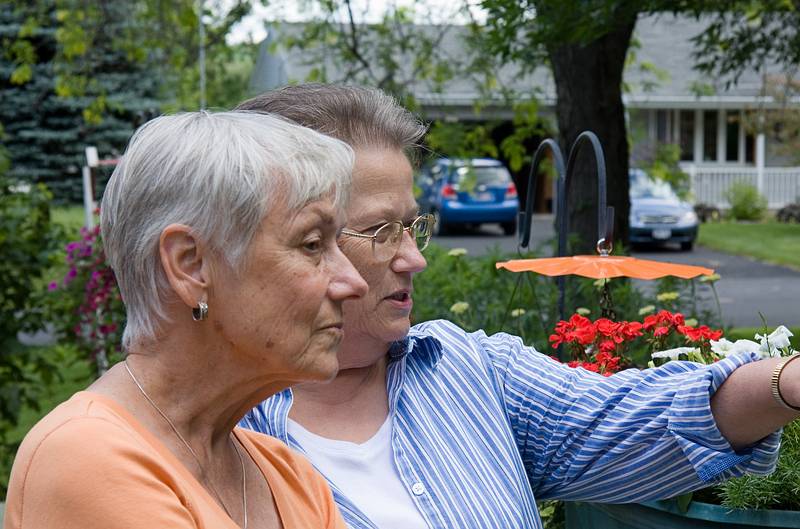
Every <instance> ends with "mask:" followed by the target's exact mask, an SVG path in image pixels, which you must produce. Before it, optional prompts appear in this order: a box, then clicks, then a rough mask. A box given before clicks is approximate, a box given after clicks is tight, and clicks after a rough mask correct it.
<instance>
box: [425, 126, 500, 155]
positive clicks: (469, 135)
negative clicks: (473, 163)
mask: <svg viewBox="0 0 800 529" xmlns="http://www.w3.org/2000/svg"><path fill="white" fill-rule="evenodd" d="M491 129H492V126H491V125H484V124H475V123H464V122H460V121H436V122H434V123H433V125H431V128H430V129H429V130H428V135H427V136H426V138H425V141H426V142H427V144H428V146H429V147H430V148H431V149H432V150H433V151H434V152H436V153H439V154H441V155H442V156H448V157H451V158H466V159H468V158H480V157H482V156H488V157H490V158H497V155H498V154H499V152H498V149H497V146H496V145H495V143H494V141H493V140H492V136H491Z"/></svg>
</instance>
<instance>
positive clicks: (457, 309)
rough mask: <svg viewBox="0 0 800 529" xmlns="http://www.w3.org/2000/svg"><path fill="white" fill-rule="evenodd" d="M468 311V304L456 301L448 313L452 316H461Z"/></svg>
mask: <svg viewBox="0 0 800 529" xmlns="http://www.w3.org/2000/svg"><path fill="white" fill-rule="evenodd" d="M467 310H469V303H467V302H466V301H458V302H456V303H453V306H452V307H450V312H452V313H453V314H463V313H465V312H467Z"/></svg>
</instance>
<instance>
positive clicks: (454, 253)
mask: <svg viewBox="0 0 800 529" xmlns="http://www.w3.org/2000/svg"><path fill="white" fill-rule="evenodd" d="M447 255H449V256H450V257H461V256H462V255H467V249H466V248H453V249H452V250H450V251H449V252H447Z"/></svg>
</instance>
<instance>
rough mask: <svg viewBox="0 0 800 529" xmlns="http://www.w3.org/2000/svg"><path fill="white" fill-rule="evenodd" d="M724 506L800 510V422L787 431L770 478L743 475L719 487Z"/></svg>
mask: <svg viewBox="0 0 800 529" xmlns="http://www.w3.org/2000/svg"><path fill="white" fill-rule="evenodd" d="M716 493H717V495H718V496H719V498H720V499H721V500H722V505H724V506H725V507H730V508H732V509H782V510H794V511H800V421H795V422H792V423H790V424H788V425H786V426H785V427H784V429H783V438H782V440H781V452H780V456H779V458H778V465H777V468H776V470H775V472H774V473H773V474H770V475H769V476H743V477H741V478H736V479H732V480H730V481H727V482H726V483H723V484H722V485H719V486H718V487H717V488H716Z"/></svg>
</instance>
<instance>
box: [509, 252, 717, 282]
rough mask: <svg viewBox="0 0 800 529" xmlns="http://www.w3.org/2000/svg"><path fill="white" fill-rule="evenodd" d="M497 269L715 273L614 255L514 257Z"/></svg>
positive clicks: (597, 275) (653, 275)
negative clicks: (541, 257)
mask: <svg viewBox="0 0 800 529" xmlns="http://www.w3.org/2000/svg"><path fill="white" fill-rule="evenodd" d="M495 266H496V267H497V268H505V269H506V270H510V271H512V272H536V273H538V274H543V275H546V276H551V277H552V276H564V275H577V276H583V277H590V278H593V279H606V278H611V277H631V278H634V279H658V278H660V277H665V276H675V277H680V278H683V279H691V278H693V277H697V276H701V275H710V274H713V273H714V270H713V269H711V268H705V267H702V266H691V265H683V264H675V263H664V262H661V261H651V260H647V259H637V258H636V257H626V256H620V257H617V256H611V255H603V253H601V255H574V256H571V257H550V258H543V259H515V260H512V261H504V262H499V263H497V264H496V265H495Z"/></svg>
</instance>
